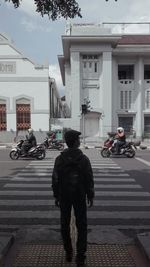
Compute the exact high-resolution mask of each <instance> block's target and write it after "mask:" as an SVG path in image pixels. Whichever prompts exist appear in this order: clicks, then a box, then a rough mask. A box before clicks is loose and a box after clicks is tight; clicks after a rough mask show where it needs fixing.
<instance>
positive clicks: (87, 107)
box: [82, 98, 91, 145]
mask: <svg viewBox="0 0 150 267" xmlns="http://www.w3.org/2000/svg"><path fill="white" fill-rule="evenodd" d="M90 109H91V107H90V100H88V99H87V98H84V104H82V131H83V145H85V115H86V114H87V113H88V112H90V111H91V110H90Z"/></svg>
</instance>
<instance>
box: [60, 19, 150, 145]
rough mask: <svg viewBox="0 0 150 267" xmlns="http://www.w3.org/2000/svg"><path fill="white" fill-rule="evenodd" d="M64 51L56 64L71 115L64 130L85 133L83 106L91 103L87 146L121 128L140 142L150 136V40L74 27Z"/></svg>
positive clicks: (64, 39) (85, 26) (69, 30)
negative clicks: (69, 128)
mask: <svg viewBox="0 0 150 267" xmlns="http://www.w3.org/2000/svg"><path fill="white" fill-rule="evenodd" d="M62 45H63V55H62V56H58V59H59V65H60V70H61V75H62V80H63V84H64V85H65V93H66V103H67V105H68V107H70V110H71V118H70V119H69V118H68V120H67V121H66V122H67V123H66V124H67V125H68V126H69V127H72V128H74V129H77V130H81V131H82V132H83V116H82V115H81V106H82V104H84V103H85V102H86V99H89V100H90V105H91V107H92V109H91V112H89V113H87V114H86V116H85V135H86V138H87V140H88V139H89V140H96V139H99V138H104V137H106V136H107V132H111V131H115V130H116V128H117V127H118V126H123V127H124V128H125V130H126V132H128V133H130V134H132V130H135V131H136V137H137V138H142V137H144V136H149V135H150V35H149V34H138V35H137V34H113V33H112V32H111V30H110V29H109V28H104V27H103V26H102V25H95V24H73V25H70V26H69V27H68V28H67V29H66V35H63V36H62ZM64 124H65V122H64ZM67 125H66V126H67Z"/></svg>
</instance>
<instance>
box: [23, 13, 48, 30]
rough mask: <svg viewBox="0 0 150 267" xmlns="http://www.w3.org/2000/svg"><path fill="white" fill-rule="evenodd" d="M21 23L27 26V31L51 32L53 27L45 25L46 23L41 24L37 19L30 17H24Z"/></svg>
mask: <svg viewBox="0 0 150 267" xmlns="http://www.w3.org/2000/svg"><path fill="white" fill-rule="evenodd" d="M21 24H22V25H23V26H24V27H25V29H26V31H28V32H33V31H38V32H39V31H41V32H47V33H48V32H51V31H52V28H51V27H50V26H49V25H48V26H45V24H43V25H42V24H41V23H40V22H38V21H37V20H33V19H29V18H25V17H24V18H23V19H22V21H21Z"/></svg>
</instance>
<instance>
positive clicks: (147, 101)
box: [146, 90, 150, 109]
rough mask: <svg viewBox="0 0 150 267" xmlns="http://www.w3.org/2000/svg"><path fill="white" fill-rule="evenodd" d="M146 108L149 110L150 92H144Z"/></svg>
mask: <svg viewBox="0 0 150 267" xmlns="http://www.w3.org/2000/svg"><path fill="white" fill-rule="evenodd" d="M146 108H147V109H150V91H149V90H148V91H146Z"/></svg>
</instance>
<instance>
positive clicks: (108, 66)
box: [101, 51, 112, 137]
mask: <svg viewBox="0 0 150 267" xmlns="http://www.w3.org/2000/svg"><path fill="white" fill-rule="evenodd" d="M101 90H102V93H101V97H102V109H103V114H102V119H101V136H102V137H106V136H107V133H108V132H110V131H111V130H112V53H111V51H109V52H103V66H102V86H101Z"/></svg>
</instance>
